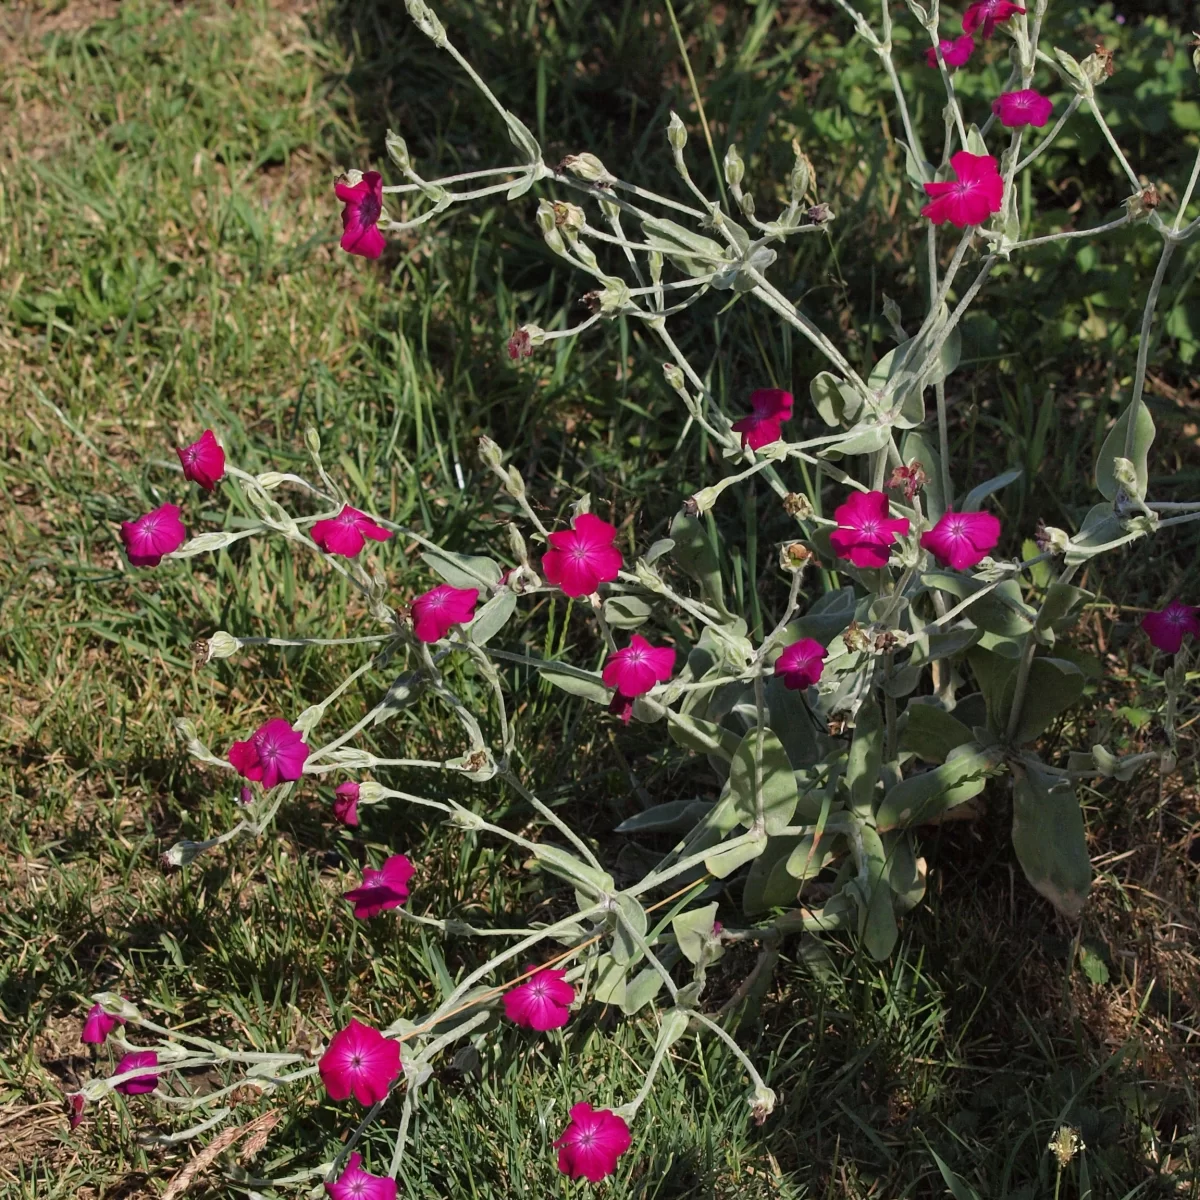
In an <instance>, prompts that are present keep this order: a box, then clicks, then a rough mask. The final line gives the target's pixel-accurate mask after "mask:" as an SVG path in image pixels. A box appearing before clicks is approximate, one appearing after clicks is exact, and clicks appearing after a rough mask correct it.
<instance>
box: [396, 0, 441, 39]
mask: <svg viewBox="0 0 1200 1200" xmlns="http://www.w3.org/2000/svg"><path fill="white" fill-rule="evenodd" d="M404 7H405V8H407V9H408V15H409V16H410V17H411V18H412V20H413V24H414V25H416V27H417V28H418V29H419V30H420V31H421V32H422V33H423V34H424V35H425V36H426V37H427V38H430V39H431V40H432V41H433V43H434V44H435V45H436V46H439V47H441V46H444V45H445V44H446V30H445V27H444V26H443V25H442V23H441V21H439V20H438V19H437V17H435V16H434V15H433V12H432V10H431V9H430V7H429V5H428V4H426V3H425V0H404Z"/></svg>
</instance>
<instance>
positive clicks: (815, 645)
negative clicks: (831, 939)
mask: <svg viewBox="0 0 1200 1200" xmlns="http://www.w3.org/2000/svg"><path fill="white" fill-rule="evenodd" d="M827 653H828V651H827V650H826V649H825V647H824V646H822V645H821V643H820V642H818V641H817V639H816V638H809V637H806V638H801V639H800V640H799V641H798V642H793V643H792V644H791V645H790V646H785V647H784V650H783V653H782V654H781V655H780V656H779V657H778V658H777V659H776V660H775V674H776V675H778V676H780V678H782V680H783V686H784V687H785V688H788V689H789V690H790V691H793V692H802V691H803V690H804V689H805V688H810V687H812V686H813V684H815V683H816V682H817V681H818V680H819V679H820V678H821V672H822V671H824V670H825V655H826V654H827ZM714 928H715V927H714Z"/></svg>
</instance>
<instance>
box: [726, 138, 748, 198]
mask: <svg viewBox="0 0 1200 1200" xmlns="http://www.w3.org/2000/svg"><path fill="white" fill-rule="evenodd" d="M745 175H746V164H745V163H744V162H743V161H742V156H741V155H740V154H739V153H738V148H737V146H735V145H733V144H732V143H731V144H730V146H729V149H728V150H726V151H725V182H726V183H727V184H729V186H730V187H731V188H737V187H741V185H742V180H743V179H744V178H745Z"/></svg>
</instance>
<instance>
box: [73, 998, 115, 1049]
mask: <svg viewBox="0 0 1200 1200" xmlns="http://www.w3.org/2000/svg"><path fill="white" fill-rule="evenodd" d="M124 1024H125V1019H124V1017H114V1016H113V1015H112V1014H111V1013H106V1012H105V1011H104V1009H103V1008H101V1007H100V1005H99V1004H93V1005H92V1007H91V1008H89V1009H88V1014H87V1016H86V1017H85V1018H84V1022H83V1032H82V1033H81V1034H80V1035H79V1040H80V1041H81V1042H87V1043H88V1044H90V1045H93V1046H99V1045H101V1044H102V1043H103V1042H106V1041H108V1035H109V1034H110V1033H112V1031H113V1030H114V1029H116V1027H117V1026H118V1025H124Z"/></svg>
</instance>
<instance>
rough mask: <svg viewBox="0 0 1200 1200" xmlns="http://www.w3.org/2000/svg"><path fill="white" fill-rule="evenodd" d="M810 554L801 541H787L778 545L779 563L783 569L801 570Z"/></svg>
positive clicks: (810, 556) (806, 564)
mask: <svg viewBox="0 0 1200 1200" xmlns="http://www.w3.org/2000/svg"><path fill="white" fill-rule="evenodd" d="M812 556H813V554H812V551H811V550H810V549H809V548H808V547H807V546H806V545H805V544H804V543H803V542H787V543H785V544H784V545H782V546H780V547H779V565H780V566H781V567H782V568H783V569H784V570H785V571H803V570H804V568H805V567H806V566H808V563H809V560H810V559H811V558H812Z"/></svg>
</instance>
